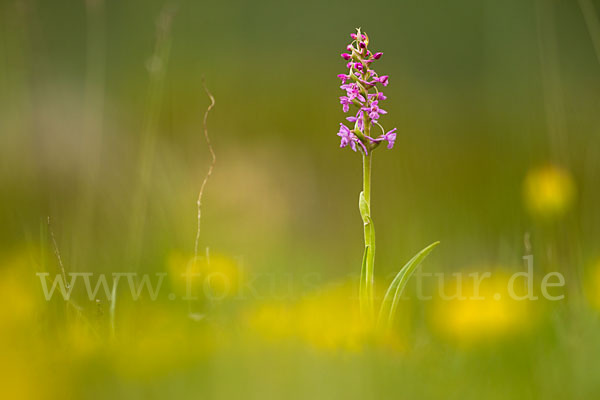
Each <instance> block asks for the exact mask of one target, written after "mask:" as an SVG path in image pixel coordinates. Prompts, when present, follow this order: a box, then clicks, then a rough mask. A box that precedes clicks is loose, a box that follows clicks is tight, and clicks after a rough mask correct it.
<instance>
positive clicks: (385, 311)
mask: <svg viewBox="0 0 600 400" xmlns="http://www.w3.org/2000/svg"><path fill="white" fill-rule="evenodd" d="M438 244H440V242H435V243H432V244H430V245H429V246H427V247H425V248H424V249H423V250H421V251H420V252H418V253H417V254H416V255H415V256H414V257H413V258H411V259H410V261H409V262H407V263H406V265H404V267H402V269H401V270H400V272H398V274H397V275H396V277H395V278H394V280H393V281H392V283H391V284H390V286H389V287H388V290H387V292H386V293H385V297H384V298H383V302H382V303H381V308H380V309H379V316H378V318H377V326H379V327H381V325H382V324H383V323H384V320H385V321H386V324H387V328H390V327H391V326H392V323H393V322H394V315H395V314H396V308H397V307H398V302H399V301H400V296H402V292H403V291H404V288H405V287H406V283H407V282H408V280H409V279H410V277H411V276H412V274H413V273H414V272H415V269H417V267H418V266H419V264H421V261H423V260H424V259H425V257H427V256H428V255H429V253H430V252H431V251H432V250H433V249H434V248H435V247H436V246H437V245H438Z"/></svg>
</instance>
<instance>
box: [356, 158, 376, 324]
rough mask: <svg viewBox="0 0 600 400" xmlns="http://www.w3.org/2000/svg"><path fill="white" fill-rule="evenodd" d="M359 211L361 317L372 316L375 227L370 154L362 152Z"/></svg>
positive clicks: (371, 317) (370, 317) (369, 318)
mask: <svg viewBox="0 0 600 400" xmlns="http://www.w3.org/2000/svg"><path fill="white" fill-rule="evenodd" d="M361 198H362V200H361V203H362V204H360V212H361V216H362V219H363V224H364V236H365V253H364V257H363V267H362V271H361V285H360V293H359V298H360V304H361V313H362V315H363V317H364V318H365V319H367V320H369V321H371V320H372V319H373V317H374V299H373V275H374V267H375V227H374V226H373V220H372V219H371V155H370V154H363V191H362V196H361Z"/></svg>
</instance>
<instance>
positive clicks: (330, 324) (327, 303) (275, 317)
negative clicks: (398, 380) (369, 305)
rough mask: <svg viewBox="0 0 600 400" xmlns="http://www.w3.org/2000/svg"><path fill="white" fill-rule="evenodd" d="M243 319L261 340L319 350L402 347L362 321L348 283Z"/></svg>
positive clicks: (267, 305) (395, 338)
mask: <svg viewBox="0 0 600 400" xmlns="http://www.w3.org/2000/svg"><path fill="white" fill-rule="evenodd" d="M400 312H402V311H400ZM245 317H246V323H247V324H248V326H249V327H250V329H251V330H253V331H254V332H256V333H258V334H259V335H260V336H261V337H264V338H266V339H270V340H284V339H295V340H299V341H301V342H303V343H306V344H309V345H311V346H313V347H315V348H317V349H321V350H327V351H337V350H346V351H360V350H361V349H362V348H363V347H364V346H365V345H366V344H368V343H372V344H378V345H382V346H385V347H386V348H393V349H396V350H399V349H402V348H404V347H405V344H404V341H403V340H402V339H401V337H400V336H399V335H398V334H397V333H394V332H391V333H386V334H381V333H378V332H375V330H374V327H373V325H372V324H366V323H364V322H363V321H362V320H361V317H360V313H359V307H358V298H357V289H356V287H355V286H354V285H352V284H349V283H346V284H341V285H332V286H330V287H326V288H323V289H320V290H318V291H317V292H315V293H312V294H309V295H306V296H305V297H303V298H301V299H300V300H298V301H295V302H289V303H284V302H270V303H264V304H261V305H259V306H257V308H256V309H254V310H252V311H250V312H249V313H247V314H246V316H245Z"/></svg>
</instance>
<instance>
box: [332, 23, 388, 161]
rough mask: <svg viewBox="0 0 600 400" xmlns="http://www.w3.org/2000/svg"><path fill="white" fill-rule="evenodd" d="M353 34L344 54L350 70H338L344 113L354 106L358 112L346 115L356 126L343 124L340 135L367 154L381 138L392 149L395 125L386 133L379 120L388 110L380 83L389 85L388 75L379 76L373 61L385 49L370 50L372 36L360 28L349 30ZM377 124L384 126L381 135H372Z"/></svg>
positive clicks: (344, 140) (379, 56)
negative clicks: (382, 104) (379, 50)
mask: <svg viewBox="0 0 600 400" xmlns="http://www.w3.org/2000/svg"><path fill="white" fill-rule="evenodd" d="M350 37H351V38H352V42H351V43H350V44H349V45H348V46H346V52H344V53H342V58H343V59H344V60H346V61H347V63H346V68H347V69H348V73H347V74H339V75H338V78H339V79H340V80H341V81H342V85H341V86H340V88H341V89H342V90H344V91H346V95H345V96H340V104H341V105H342V110H343V111H344V112H345V113H347V112H350V111H351V110H352V112H353V113H354V114H355V115H354V116H350V117H347V118H346V120H348V121H350V122H354V127H353V128H352V129H351V128H348V127H347V126H345V125H344V124H341V125H342V127H341V128H340V133H342V134H340V133H338V136H340V137H341V146H340V147H346V146H347V145H350V147H351V148H352V150H354V151H357V149H360V150H361V151H362V152H364V153H365V154H368V153H369V152H370V151H372V150H374V149H375V148H376V147H377V146H379V144H380V143H381V142H382V141H386V142H387V143H388V146H387V148H388V149H391V148H392V147H394V142H395V140H396V133H395V131H396V128H394V129H392V130H390V131H388V132H387V133H384V132H385V129H384V128H383V127H382V126H381V125H380V124H379V118H380V117H381V116H382V115H384V114H387V111H386V110H384V109H382V108H380V101H383V100H385V99H386V96H385V95H384V94H383V92H382V91H381V90H380V87H379V86H383V87H385V86H387V85H388V83H389V77H388V76H387V75H382V76H379V75H378V74H377V72H375V70H374V69H373V68H372V64H373V62H374V61H376V60H379V59H380V58H381V56H382V55H383V53H382V52H372V51H370V50H369V36H368V35H367V34H366V33H364V32H361V30H360V28H358V29H357V30H356V33H352V34H350ZM374 125H378V127H379V128H380V129H381V131H382V134H381V135H380V136H377V137H373V135H372V134H371V129H372V128H373V127H374ZM357 144H359V146H356V145H357Z"/></svg>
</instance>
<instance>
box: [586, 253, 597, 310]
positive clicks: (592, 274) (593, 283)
mask: <svg viewBox="0 0 600 400" xmlns="http://www.w3.org/2000/svg"><path fill="white" fill-rule="evenodd" d="M586 278H587V279H586V280H585V287H584V289H585V294H586V297H587V299H588V301H589V302H590V305H591V306H592V307H594V308H595V309H596V310H599V311H600V259H598V260H596V261H595V262H594V263H592V265H591V268H589V269H588V271H587V274H586Z"/></svg>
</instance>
